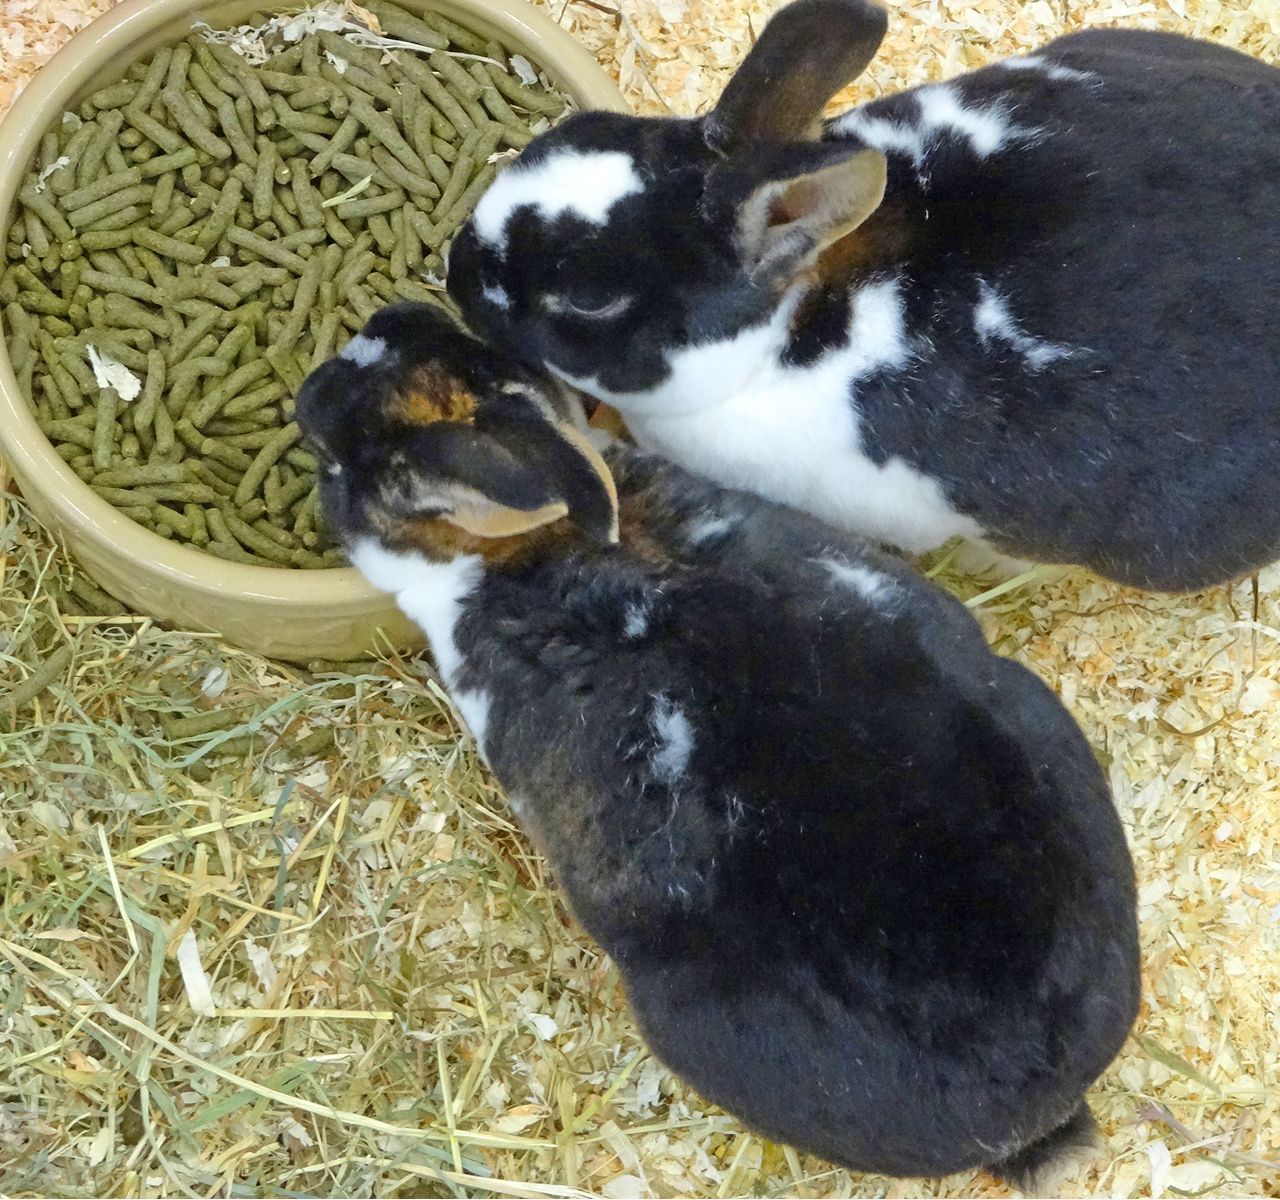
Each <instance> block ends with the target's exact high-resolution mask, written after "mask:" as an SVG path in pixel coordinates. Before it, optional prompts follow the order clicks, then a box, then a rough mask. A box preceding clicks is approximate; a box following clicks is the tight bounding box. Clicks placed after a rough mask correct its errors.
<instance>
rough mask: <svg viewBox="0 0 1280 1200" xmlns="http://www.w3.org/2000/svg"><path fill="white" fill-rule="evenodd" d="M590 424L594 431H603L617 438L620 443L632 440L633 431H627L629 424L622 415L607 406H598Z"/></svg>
mask: <svg viewBox="0 0 1280 1200" xmlns="http://www.w3.org/2000/svg"><path fill="white" fill-rule="evenodd" d="M588 424H589V425H590V426H591V428H592V429H603V430H604V431H605V433H607V434H610V435H611V436H613V437H616V438H617V439H618V440H619V441H620V442H629V441H630V440H631V431H630V430H629V429H627V423H626V422H625V421H624V420H623V419H622V414H621V413H620V412H619V411H618V410H617V409H616V408H611V407H610V406H609V405H607V404H597V405H596V410H595V412H593V413H592V414H591V420H590V421H589V422H588Z"/></svg>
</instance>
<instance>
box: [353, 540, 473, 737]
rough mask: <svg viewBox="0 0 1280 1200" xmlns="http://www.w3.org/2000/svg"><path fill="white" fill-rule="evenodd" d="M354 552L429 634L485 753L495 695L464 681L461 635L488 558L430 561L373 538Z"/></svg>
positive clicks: (356, 561) (358, 563)
mask: <svg viewBox="0 0 1280 1200" xmlns="http://www.w3.org/2000/svg"><path fill="white" fill-rule="evenodd" d="M350 558H351V564H352V566H354V567H355V568H356V570H358V571H359V572H360V573H361V574H362V575H363V576H364V577H365V578H366V579H367V580H368V581H369V582H370V583H371V584H373V586H374V587H376V588H379V589H380V590H381V591H384V592H390V593H391V594H392V595H393V596H395V598H396V604H397V605H399V607H400V609H401V611H402V612H403V613H404V614H405V616H407V617H408V618H409V619H410V620H411V621H413V622H414V623H415V624H416V625H417V626H418V628H420V629H421V630H422V632H423V633H425V634H426V635H427V641H428V642H429V643H430V645H431V655H432V657H433V658H434V659H435V662H436V668H437V669H438V670H439V672H440V678H441V681H442V682H443V683H444V685H445V687H447V688H448V689H449V694H450V696H451V697H452V698H453V703H454V705H455V707H456V708H457V710H458V714H459V715H460V716H461V717H462V719H463V720H464V721H465V722H466V724H467V728H468V729H469V730H470V731H471V735H472V737H474V738H475V741H476V746H477V748H478V749H479V751H480V755H481V757H482V758H483V757H484V753H485V750H484V738H485V733H486V732H487V731H488V726H489V707H490V697H489V695H488V693H487V692H485V691H483V690H481V689H479V688H470V689H468V688H461V687H459V686H458V674H459V672H460V670H461V668H462V666H463V661H464V660H463V654H462V651H461V650H460V649H459V647H458V643H457V640H456V638H455V630H456V628H457V624H458V618H459V617H460V616H461V615H462V606H463V604H464V602H465V601H466V600H467V598H468V597H469V596H470V595H471V593H472V592H473V591H475V589H476V587H477V586H478V585H479V583H480V579H481V577H482V576H483V574H484V564H483V562H482V561H481V559H480V558H479V556H477V555H468V556H464V557H461V558H455V559H454V560H453V561H452V562H447V563H436V562H429V561H428V560H427V559H425V558H423V557H422V556H421V555H418V554H411V553H409V554H405V553H397V552H396V551H393V550H388V549H386V548H385V547H384V546H380V545H379V544H378V543H377V542H375V541H373V540H372V539H366V540H364V541H360V542H357V543H356V544H355V545H353V546H352V547H351V549H350Z"/></svg>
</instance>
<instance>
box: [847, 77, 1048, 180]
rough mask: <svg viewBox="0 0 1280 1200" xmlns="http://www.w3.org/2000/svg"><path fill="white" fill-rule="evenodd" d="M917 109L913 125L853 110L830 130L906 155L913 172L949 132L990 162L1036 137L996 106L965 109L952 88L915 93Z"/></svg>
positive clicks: (930, 88) (929, 88)
mask: <svg viewBox="0 0 1280 1200" xmlns="http://www.w3.org/2000/svg"><path fill="white" fill-rule="evenodd" d="M913 94H914V96H915V98H916V103H917V104H918V105H919V106H920V116H919V119H918V121H917V122H916V123H915V124H910V123H907V122H905V121H898V120H890V119H889V118H886V117H881V116H877V115H875V114H873V113H869V112H868V111H867V110H866V109H865V108H855V109H854V110H853V111H852V112H850V113H846V114H845V115H844V116H843V117H840V118H838V119H837V120H836V121H834V122H833V123H832V125H831V129H832V131H833V132H835V133H837V134H851V135H853V136H854V137H857V138H860V139H861V140H862V141H864V142H866V144H867V145H868V146H873V147H874V148H875V149H877V150H882V151H884V152H885V153H894V152H896V153H898V154H905V155H906V156H907V157H908V158H910V159H911V161H912V162H913V163H914V164H915V166H916V168H917V169H920V168H922V167H923V166H924V165H925V159H926V158H927V156H928V152H929V145H930V142H931V141H932V139H933V138H934V136H935V135H937V134H940V133H950V134H954V135H955V136H957V137H962V138H964V139H965V140H966V141H967V142H968V143H969V147H970V149H972V151H973V152H974V154H976V155H977V156H978V157H979V158H988V157H990V156H991V155H992V154H994V153H995V152H996V151H997V150H999V149H1001V148H1002V147H1003V146H1005V145H1007V144H1008V143H1009V142H1014V141H1027V140H1028V139H1030V138H1034V137H1038V136H1039V131H1038V130H1034V129H1024V128H1022V127H1021V126H1019V125H1015V124H1014V123H1013V122H1012V121H1010V120H1009V116H1008V114H1007V113H1006V112H1005V110H1004V108H1003V106H1001V105H1000V104H999V103H996V104H993V105H989V106H987V107H986V108H968V107H966V106H965V105H964V104H963V103H962V102H961V99H960V94H959V92H957V91H956V89H955V88H954V87H952V86H951V85H950V84H946V83H940V84H930V85H929V86H927V87H921V88H917V89H916V90H915V92H914V93H913Z"/></svg>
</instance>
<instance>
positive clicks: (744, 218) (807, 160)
mask: <svg viewBox="0 0 1280 1200" xmlns="http://www.w3.org/2000/svg"><path fill="white" fill-rule="evenodd" d="M716 176H717V177H716V178H715V179H714V180H713V184H712V189H713V191H714V193H715V201H714V203H717V204H719V205H723V206H727V207H728V208H729V209H730V210H731V212H732V215H731V218H730V219H731V220H732V221H733V222H734V224H735V226H736V228H737V236H738V247H739V250H740V251H741V253H742V255H743V258H744V260H745V266H746V268H747V270H748V271H749V272H750V273H751V274H752V275H753V276H756V277H757V278H776V277H779V276H785V275H795V274H797V273H798V272H800V271H802V270H804V269H805V268H806V267H807V266H809V265H810V264H811V263H812V262H813V261H814V259H816V258H817V256H818V255H819V254H821V253H822V251H823V250H825V249H826V248H827V247H828V246H830V245H831V244H832V243H833V242H837V241H839V240H840V239H841V238H842V237H844V236H845V235H846V234H849V233H852V232H853V230H855V229H857V228H858V226H859V225H861V224H862V223H863V222H864V221H865V220H866V219H867V218H868V217H869V216H871V214H872V213H873V212H875V210H876V209H877V208H879V207H880V201H881V200H883V199H884V189H885V181H886V176H887V165H886V161H885V157H884V155H883V154H881V153H880V151H878V150H870V149H867V148H866V147H865V146H861V145H851V144H848V143H840V142H825V143H821V144H818V145H813V144H804V143H801V144H794V145H791V146H785V147H777V148H776V149H775V150H774V151H773V152H766V151H764V150H763V149H762V151H761V152H760V153H759V154H756V155H753V156H752V158H751V161H750V162H749V163H743V164H742V165H740V166H739V165H738V164H735V163H729V164H726V165H725V166H724V167H722V168H720V169H719V170H718V171H717V172H716Z"/></svg>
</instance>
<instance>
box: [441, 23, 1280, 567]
mask: <svg viewBox="0 0 1280 1200" xmlns="http://www.w3.org/2000/svg"><path fill="white" fill-rule="evenodd" d="M883 26H884V16H883V14H882V13H880V11H879V10H878V9H876V8H875V7H874V6H873V5H870V4H868V3H864V2H863V0H797V3H795V4H793V5H791V6H789V7H786V8H783V9H782V10H780V12H779V14H778V15H777V16H775V18H774V19H773V20H772V21H771V22H770V23H769V25H768V26H767V27H766V29H765V31H764V33H763V34H762V35H761V37H760V39H759V41H758V43H757V45H756V46H755V47H754V49H753V50H752V51H751V52H750V54H749V55H748V57H747V59H746V61H745V62H744V64H743V66H742V68H741V69H740V70H739V72H738V73H737V74H736V75H735V76H734V78H733V80H732V81H731V83H730V85H729V87H728V88H727V89H726V92H725V94H724V96H723V97H722V99H721V101H720V103H719V105H718V106H717V107H716V109H715V110H714V111H713V112H712V113H710V114H708V115H707V116H706V117H703V118H699V119H696V120H686V119H678V118H639V117H629V116H624V115H620V114H614V113H582V114H578V115H576V116H574V117H573V118H571V119H569V120H568V121H565V122H564V123H562V124H561V125H560V126H558V127H557V128H555V129H553V130H551V131H549V132H548V133H546V134H543V135H541V136H540V137H539V138H537V139H535V140H534V142H533V143H532V144H531V145H530V147H529V148H528V149H527V150H526V151H525V152H524V154H523V156H522V158H521V159H520V160H518V161H517V162H516V163H515V164H514V165H513V166H512V167H511V168H510V169H509V170H508V171H507V172H506V173H505V174H504V176H503V177H502V179H501V180H499V182H498V184H495V187H494V192H493V203H492V204H491V205H489V206H488V207H487V208H486V200H487V198H485V199H482V200H481V203H480V207H479V210H478V211H479V212H480V213H482V214H483V217H482V219H480V220H477V221H476V222H474V223H473V224H472V225H470V226H468V227H467V228H465V229H464V230H463V232H462V233H461V234H460V235H459V238H458V240H457V242H456V244H455V246H454V250H453V254H452V260H451V271H450V277H449V287H450V290H451V292H452V294H453V295H454V297H455V299H456V300H457V301H458V303H459V305H460V306H461V308H462V310H463V313H464V315H465V316H466V318H467V320H468V321H469V322H470V323H471V325H472V326H473V327H474V328H475V329H477V330H478V331H479V332H481V333H482V334H484V335H485V336H486V337H488V338H489V339H490V340H492V341H493V342H494V343H496V344H498V345H500V346H502V347H503V348H504V349H506V350H507V351H508V352H510V353H513V354H515V355H517V356H518V357H520V358H521V359H523V360H524V361H526V362H529V363H537V364H539V365H541V366H543V367H545V368H549V369H550V370H552V371H553V372H555V373H556V374H557V375H558V376H559V377H560V378H562V379H564V380H566V381H569V382H571V383H573V384H574V385H575V386H577V387H579V388H581V389H583V390H585V391H586V392H588V393H589V394H591V395H593V396H595V397H597V398H599V399H601V400H604V401H607V402H609V403H612V404H613V405H614V406H615V407H616V408H618V409H619V410H620V411H621V412H622V414H623V416H624V417H625V418H626V420H627V423H628V426H629V427H630V428H631V430H632V432H633V433H634V435H635V437H636V439H637V441H639V442H640V444H641V445H643V446H645V447H647V448H651V449H654V450H658V451H660V452H661V453H663V454H664V455H667V456H669V457H671V458H672V459H674V460H675V461H677V462H679V463H681V464H682V465H685V466H687V467H689V468H690V469H692V470H696V471H698V472H700V473H704V474H706V475H708V476H710V477H711V478H714V479H716V480H717V481H720V482H722V483H726V484H729V485H732V486H738V487H746V488H750V489H752V490H754V491H757V492H758V493H760V494H763V495H765V496H767V497H769V498H771V499H775V500H781V501H784V502H786V503H790V504H796V505H799V506H801V507H803V508H805V509H806V510H808V511H810V512H812V513H814V514H815V515H818V516H821V517H822V518H823V519H825V520H828V521H830V522H832V523H833V524H836V525H838V526H841V527H843V528H846V529H850V530H853V531H856V532H860V533H863V534H867V535H870V536H874V537H876V538H879V539H882V540H884V541H885V542H888V543H891V544H894V545H897V546H899V547H901V548H904V549H908V550H922V549H926V548H931V547H933V546H936V545H938V544H939V543H941V542H942V541H944V540H946V539H948V538H950V537H952V536H955V535H956V534H961V535H963V536H966V537H969V538H973V539H980V540H983V541H985V542H986V543H987V544H988V545H989V546H990V547H991V548H993V549H995V550H997V551H999V552H1001V553H1003V554H1005V555H1011V556H1015V557H1018V558H1026V559H1038V560H1040V561H1049V562H1061V563H1080V564H1084V565H1087V566H1090V567H1092V568H1093V569H1095V570H1097V571H1098V572H1099V573H1101V574H1103V575H1107V576H1109V577H1111V578H1114V579H1117V580H1119V581H1121V582H1125V583H1130V584H1134V585H1137V586H1143V587H1149V588H1153V589H1164V590H1180V589H1189V588H1195V587H1200V586H1204V585H1208V584H1212V583H1219V582H1224V581H1227V580H1229V579H1232V578H1235V577H1238V576H1240V575H1242V574H1245V573H1247V572H1249V571H1251V570H1254V569H1257V568H1258V567H1260V566H1262V565H1265V564H1266V563H1268V562H1271V561H1274V560H1276V559H1277V558H1280V522H1277V521H1275V520H1274V514H1275V513H1276V512H1278V511H1280V404H1277V399H1278V398H1280V397H1277V391H1276V389H1277V383H1276V380H1277V379H1280V342H1277V340H1276V339H1275V337H1274V329H1275V325H1276V322H1277V319H1280V136H1278V135H1280V71H1277V70H1276V69H1275V68H1273V67H1269V66H1266V65H1264V64H1262V63H1259V62H1257V61H1255V60H1253V59H1250V58H1248V57H1246V56H1245V55H1242V54H1239V53H1237V52H1235V51H1231V50H1227V49H1225V48H1223V47H1218V46H1213V45H1210V44H1207V43H1203V42H1196V41H1192V40H1190V39H1185V38H1179V37H1176V36H1173V35H1169V34H1160V33H1153V32H1143V31H1135V30H1093V31H1088V32H1085V33H1080V34H1074V35H1071V36H1068V37H1064V38H1061V39H1059V40H1058V41H1056V42H1053V43H1051V44H1050V45H1049V46H1047V47H1045V48H1044V49H1042V50H1040V51H1039V52H1038V53H1036V54H1032V55H1028V56H1024V57H1021V58H1013V59H1009V60H1006V61H1004V62H999V63H995V64H993V65H991V66H989V67H986V68H983V69H981V70H978V71H974V72H972V73H970V74H967V75H964V76H961V77H959V78H956V79H953V80H950V81H948V82H945V83H936V84H928V85H924V86H922V87H919V88H916V89H913V90H909V91H905V92H902V93H900V94H897V95H889V96H885V97H881V98H879V99H876V100H874V101H872V102H870V103H868V104H865V105H863V106H861V107H859V108H857V109H855V110H853V111H852V112H850V113H847V114H844V115H842V116H840V117H837V118H835V119H834V120H832V121H830V122H828V123H827V124H826V125H825V126H823V125H821V123H820V120H819V118H820V114H821V112H822V108H823V106H824V104H825V101H826V100H827V99H828V96H829V94H830V93H827V94H824V89H825V88H827V87H828V86H831V87H832V88H833V91H834V90H837V89H838V88H839V86H841V85H842V84H843V83H845V82H847V80H848V79H850V78H852V77H853V75H855V74H856V73H857V72H858V71H859V70H860V69H861V67H862V66H863V65H865V63H866V61H868V60H869V59H870V57H871V55H872V54H873V53H874V50H875V48H876V46H877V45H878V42H879V38H880V35H881V33H882V31H883ZM593 167H595V168H599V169H598V170H593ZM565 172H569V173H570V174H572V176H573V178H574V180H575V182H576V187H575V191H574V192H571V193H567V194H566V193H565V192H563V191H559V190H553V189H552V183H553V181H556V180H557V179H559V178H561V177H562V175H563V174H564V173H565ZM593 180H598V182H597V183H595V184H594V185H593V183H592V181H593ZM637 181H638V186H637ZM579 193H580V194H581V197H582V198H581V200H579V199H578V194H579ZM1207 214H1212V215H1211V216H1209V215H1207ZM497 297H500V302H499V301H498V300H497V299H495V298H497ZM877 313H878V316H877V319H876V320H874V321H872V320H870V317H871V316H872V315H873V314H877ZM793 425H794V426H796V428H792V426H793Z"/></svg>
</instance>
